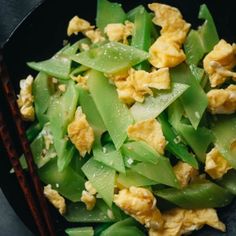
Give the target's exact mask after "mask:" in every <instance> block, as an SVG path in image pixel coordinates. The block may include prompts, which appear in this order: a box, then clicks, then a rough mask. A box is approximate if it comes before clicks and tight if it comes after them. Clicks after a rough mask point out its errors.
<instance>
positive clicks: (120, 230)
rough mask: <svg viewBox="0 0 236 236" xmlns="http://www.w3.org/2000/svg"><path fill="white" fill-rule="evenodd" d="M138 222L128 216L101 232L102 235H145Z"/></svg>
mask: <svg viewBox="0 0 236 236" xmlns="http://www.w3.org/2000/svg"><path fill="white" fill-rule="evenodd" d="M137 226H138V224H137V222H136V221H135V220H134V219H132V218H127V219H125V220H123V221H120V222H117V223H115V224H113V225H111V226H110V227H109V228H107V229H106V230H104V231H103V232H102V233H101V236H118V235H119V236H131V235H135V236H145V234H144V232H142V231H141V230H140V229H139V228H138V227H137Z"/></svg>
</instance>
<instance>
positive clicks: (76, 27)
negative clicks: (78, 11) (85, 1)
mask: <svg viewBox="0 0 236 236" xmlns="http://www.w3.org/2000/svg"><path fill="white" fill-rule="evenodd" d="M92 29H94V26H92V25H91V24H90V23H89V22H88V21H86V20H84V19H82V18H79V17H78V16H74V17H73V18H72V19H71V20H70V22H69V25H68V28H67V35H68V36H71V35H72V34H76V35H77V34H78V33H80V32H82V33H83V32H85V31H87V30H92Z"/></svg>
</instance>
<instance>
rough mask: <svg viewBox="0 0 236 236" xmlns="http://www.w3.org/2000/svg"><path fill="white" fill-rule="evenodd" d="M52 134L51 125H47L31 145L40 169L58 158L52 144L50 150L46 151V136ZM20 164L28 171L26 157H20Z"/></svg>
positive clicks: (35, 161)
mask: <svg viewBox="0 0 236 236" xmlns="http://www.w3.org/2000/svg"><path fill="white" fill-rule="evenodd" d="M49 134H51V129H50V125H49V124H48V123H47V124H45V126H44V127H43V129H42V130H41V132H40V133H39V134H38V135H37V137H36V138H35V139H34V140H33V142H32V143H31V144H30V148H31V151H32V154H33V158H34V163H35V164H36V166H37V167H38V168H41V167H43V166H44V165H45V164H47V163H48V162H49V161H50V160H51V159H52V158H55V157H56V156H57V153H56V150H55V148H54V146H53V145H52V144H50V146H49V149H48V150H47V149H46V145H45V139H44V135H49ZM20 163H21V166H22V168H23V169H27V164H26V160H25V156H24V155H22V156H21V157H20Z"/></svg>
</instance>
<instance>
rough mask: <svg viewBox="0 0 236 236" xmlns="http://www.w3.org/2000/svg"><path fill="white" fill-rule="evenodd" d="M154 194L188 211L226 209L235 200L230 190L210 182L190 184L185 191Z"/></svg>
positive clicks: (172, 190)
mask: <svg viewBox="0 0 236 236" xmlns="http://www.w3.org/2000/svg"><path fill="white" fill-rule="evenodd" d="M154 194H155V195H157V196H158V197H161V198H163V199H165V200H167V201H170V202H171V203H173V204H175V205H177V206H179V207H182V208H187V209H196V208H215V207H224V206H226V205H228V204H230V202H231V201H232V199H233V195H232V194H231V193H230V192H229V191H228V190H226V189H224V188H222V187H220V186H219V185H217V184H214V183H212V182H210V181H205V182H202V183H194V184H190V185H188V186H187V187H186V188H184V189H174V188H168V189H162V190H158V191H155V192H154Z"/></svg>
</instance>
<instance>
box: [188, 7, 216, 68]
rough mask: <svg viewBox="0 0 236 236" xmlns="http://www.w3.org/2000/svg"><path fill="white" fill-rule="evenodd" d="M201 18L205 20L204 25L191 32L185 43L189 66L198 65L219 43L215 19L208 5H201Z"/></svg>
mask: <svg viewBox="0 0 236 236" xmlns="http://www.w3.org/2000/svg"><path fill="white" fill-rule="evenodd" d="M199 18H200V19H204V20H205V22H204V24H203V25H202V26H201V27H199V29H198V30H191V31H190V33H189V34H188V37H187V39H186V41H185V43H184V50H185V54H186V61H187V63H188V64H194V65H198V64H199V62H200V60H201V59H202V58H203V56H204V54H206V53H208V52H210V51H211V50H212V49H213V47H214V46H215V45H216V44H217V42H218V41H219V36H218V33H217V31H216V27H215V24H214V21H213V18H212V16H211V14H210V12H209V10H208V8H207V6H206V4H203V5H201V7H200V11H199Z"/></svg>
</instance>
